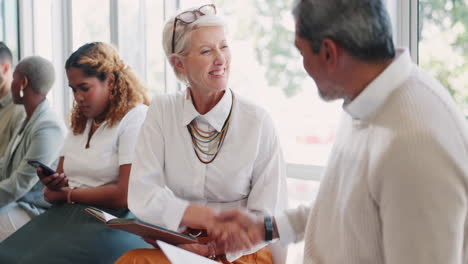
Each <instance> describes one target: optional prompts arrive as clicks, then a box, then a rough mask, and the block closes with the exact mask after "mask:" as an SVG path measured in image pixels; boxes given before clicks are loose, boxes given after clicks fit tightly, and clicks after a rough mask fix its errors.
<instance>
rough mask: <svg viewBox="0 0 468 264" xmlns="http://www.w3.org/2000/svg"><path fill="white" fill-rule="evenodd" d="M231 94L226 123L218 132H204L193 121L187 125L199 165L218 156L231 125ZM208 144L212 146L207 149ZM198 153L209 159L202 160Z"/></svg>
mask: <svg viewBox="0 0 468 264" xmlns="http://www.w3.org/2000/svg"><path fill="white" fill-rule="evenodd" d="M231 94H232V104H231V110H229V115H228V117H227V118H226V121H224V124H223V128H222V129H221V131H220V132H218V131H216V129H214V130H213V131H204V130H202V129H200V128H199V127H198V125H197V122H196V121H195V119H194V120H192V122H190V124H188V125H187V130H188V132H189V133H190V136H191V138H192V145H193V150H194V151H195V155H197V158H198V160H199V161H200V162H201V163H204V164H209V163H211V162H213V161H214V160H215V159H216V157H217V156H218V153H219V150H220V149H221V147H222V146H223V143H224V139H225V137H226V134H227V131H228V129H229V124H230V123H231V117H232V109H233V108H234V99H235V98H234V94H233V93H231ZM209 144H213V145H212V146H211V147H209ZM200 153H202V154H205V155H207V156H209V157H210V158H209V159H208V160H204V159H202V157H200Z"/></svg>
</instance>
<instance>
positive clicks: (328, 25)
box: [293, 0, 395, 61]
mask: <svg viewBox="0 0 468 264" xmlns="http://www.w3.org/2000/svg"><path fill="white" fill-rule="evenodd" d="M293 15H294V19H295V21H296V32H297V34H298V36H299V37H301V38H303V39H306V40H308V41H309V43H310V45H311V47H312V51H313V52H314V53H318V52H319V51H320V46H321V45H322V41H323V40H324V39H326V38H328V39H331V40H333V41H335V42H336V43H338V44H339V45H340V46H341V47H343V48H344V49H345V50H346V51H347V52H348V53H349V54H350V55H351V56H353V57H356V58H358V59H361V60H364V61H379V60H385V59H390V58H393V57H394V56H395V48H394V46H393V39H392V27H391V22H390V18H389V15H388V13H387V10H386V8H385V4H384V3H383V1H382V0H296V1H295V4H294V8H293Z"/></svg>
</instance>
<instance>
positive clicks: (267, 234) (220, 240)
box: [145, 205, 278, 258]
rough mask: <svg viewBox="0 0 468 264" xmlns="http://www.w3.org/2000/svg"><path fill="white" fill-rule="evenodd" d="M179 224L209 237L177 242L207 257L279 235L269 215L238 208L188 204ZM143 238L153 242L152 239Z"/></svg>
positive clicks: (240, 249) (242, 249)
mask: <svg viewBox="0 0 468 264" xmlns="http://www.w3.org/2000/svg"><path fill="white" fill-rule="evenodd" d="M182 225H185V226H188V227H190V228H195V229H205V230H206V231H207V234H208V237H207V238H206V239H203V238H202V239H200V238H199V241H200V243H198V244H183V245H178V246H179V247H180V248H183V249H185V250H188V251H191V252H193V253H196V254H198V255H201V256H205V257H209V258H214V257H216V256H219V255H223V254H227V253H230V254H236V253H242V252H247V251H251V250H252V249H254V248H255V247H256V246H258V245H259V244H263V243H264V242H265V241H270V240H272V239H273V238H277V237H278V235H277V231H276V226H275V223H274V220H273V221H272V218H270V217H263V216H258V215H255V214H252V213H250V212H248V211H246V210H241V209H235V210H230V211H223V212H220V213H214V212H213V211H212V210H211V209H209V208H207V207H203V206H197V205H190V206H189V207H188V208H187V209H186V211H185V214H184V216H183V219H182ZM145 241H147V242H148V243H150V244H153V245H154V241H148V240H147V239H145ZM252 253H253V252H252Z"/></svg>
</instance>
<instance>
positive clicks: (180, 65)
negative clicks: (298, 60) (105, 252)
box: [117, 4, 287, 263]
mask: <svg viewBox="0 0 468 264" xmlns="http://www.w3.org/2000/svg"><path fill="white" fill-rule="evenodd" d="M225 29H226V28H225V23H224V22H223V20H222V19H221V18H220V17H219V16H217V15H216V7H215V6H214V5H212V4H210V5H204V6H201V7H199V8H192V9H190V10H187V11H185V12H182V13H180V14H178V15H177V16H175V17H174V18H171V19H170V20H169V21H167V23H166V25H165V27H164V32H163V46H164V51H165V53H166V56H167V58H168V60H169V61H170V63H171V65H172V67H173V69H174V72H175V74H176V76H177V77H178V79H179V80H181V81H182V82H184V83H185V84H186V85H187V89H186V90H184V91H180V92H177V93H175V94H167V95H162V96H158V97H156V98H155V99H154V100H153V103H152V105H151V106H150V109H149V110H148V115H147V118H146V121H145V123H144V125H143V127H142V130H141V132H140V136H139V139H138V143H137V146H136V150H135V151H136V153H135V159H134V162H133V167H132V171H131V174H130V180H129V190H128V205H129V208H130V210H131V211H132V212H133V213H134V214H135V215H136V216H137V217H138V218H140V219H141V220H143V221H145V222H148V223H151V224H156V225H160V226H164V227H166V228H168V229H170V230H179V231H181V230H184V229H185V228H189V229H197V231H193V230H192V231H191V234H192V235H194V234H195V235H197V234H202V235H201V236H203V234H206V232H203V231H205V230H207V231H208V235H209V234H210V232H211V231H212V230H213V228H215V227H216V226H217V218H216V215H217V213H218V212H220V211H223V210H228V209H233V208H245V209H247V210H248V211H250V212H252V213H262V214H266V215H271V214H274V213H275V212H276V213H277V212H279V211H280V210H281V209H284V207H285V206H286V203H287V194H286V180H285V166H284V160H283V156H282V151H281V148H280V142H279V139H278V136H277V134H276V131H275V127H274V125H273V121H272V119H271V117H270V116H269V115H268V114H267V112H266V111H265V110H264V109H262V108H260V107H259V106H257V105H255V104H253V103H251V102H249V101H247V100H246V99H244V98H242V97H241V96H239V95H238V94H237V93H235V92H234V91H231V90H230V89H228V88H227V84H228V78H229V72H230V63H231V53H230V49H229V45H228V41H227V40H226V36H225ZM199 238H200V237H199ZM199 240H200V241H203V242H204V243H200V244H194V245H189V246H181V247H183V248H185V249H188V250H190V251H193V252H195V253H197V254H199V255H202V256H206V257H212V258H215V259H217V260H218V261H223V262H224V263H228V262H227V261H231V262H232V263H272V261H273V260H272V252H273V255H275V256H274V258H275V263H280V262H282V261H283V260H284V253H285V252H284V250H283V251H281V250H272V251H270V249H269V248H268V247H263V248H262V247H260V248H256V249H255V250H253V251H250V252H246V251H242V250H243V249H242V248H239V252H238V253H237V254H228V255H225V254H224V253H225V252H224V251H223V247H222V245H217V244H216V242H215V241H213V240H211V239H210V238H209V236H207V237H205V238H203V239H199ZM248 241H249V240H248V239H247V238H246V239H245V242H246V243H248ZM147 242H149V243H153V242H154V241H150V240H148V239H147ZM281 253H283V256H280V255H281ZM117 263H169V262H168V260H167V259H166V258H165V257H164V255H163V254H162V253H161V251H159V250H157V249H138V250H132V251H130V252H128V253H126V254H125V255H124V256H123V257H121V258H120V259H119V261H118V262H117Z"/></svg>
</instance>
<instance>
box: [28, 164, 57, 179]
mask: <svg viewBox="0 0 468 264" xmlns="http://www.w3.org/2000/svg"><path fill="white" fill-rule="evenodd" d="M28 164H29V165H31V166H33V167H34V168H36V169H37V168H39V167H40V168H41V170H42V174H41V175H39V174H38V176H39V178H41V179H42V178H44V177H46V176H49V175H52V174H55V173H56V172H55V170H53V169H51V168H49V167H48V166H47V165H45V164H44V163H42V162H40V161H37V160H28Z"/></svg>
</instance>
